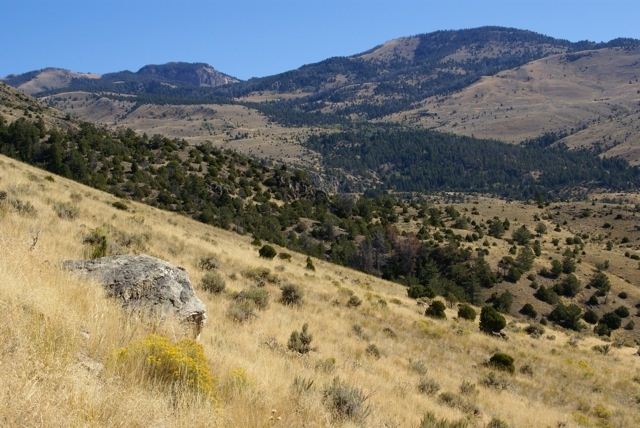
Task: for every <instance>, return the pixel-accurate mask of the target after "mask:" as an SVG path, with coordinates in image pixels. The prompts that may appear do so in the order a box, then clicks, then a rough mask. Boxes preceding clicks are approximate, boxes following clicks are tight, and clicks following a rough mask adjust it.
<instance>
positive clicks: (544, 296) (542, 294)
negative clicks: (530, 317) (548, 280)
mask: <svg viewBox="0 0 640 428" xmlns="http://www.w3.org/2000/svg"><path fill="white" fill-rule="evenodd" d="M533 296H534V297H535V298H536V299H538V300H541V301H543V302H545V303H548V304H550V305H555V304H556V303H558V300H559V299H558V295H557V294H556V293H555V292H554V291H553V290H549V289H548V288H546V287H545V286H544V285H541V286H540V288H538V289H537V290H536V292H535V293H534V294H533Z"/></svg>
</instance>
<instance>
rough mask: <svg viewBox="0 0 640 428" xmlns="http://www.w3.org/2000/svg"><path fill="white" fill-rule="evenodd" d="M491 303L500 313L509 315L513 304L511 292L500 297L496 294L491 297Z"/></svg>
mask: <svg viewBox="0 0 640 428" xmlns="http://www.w3.org/2000/svg"><path fill="white" fill-rule="evenodd" d="M490 302H491V305H492V306H493V307H494V308H495V309H496V310H497V311H498V312H502V313H509V311H510V310H511V304H512V303H513V295H512V294H511V293H510V292H509V291H505V292H503V293H501V294H500V295H496V294H495V293H494V294H493V295H492V296H491V299H490Z"/></svg>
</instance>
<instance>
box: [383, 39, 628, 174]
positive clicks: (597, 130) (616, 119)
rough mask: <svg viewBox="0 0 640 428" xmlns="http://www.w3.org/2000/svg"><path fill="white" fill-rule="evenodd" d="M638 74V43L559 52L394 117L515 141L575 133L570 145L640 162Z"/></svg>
mask: <svg viewBox="0 0 640 428" xmlns="http://www.w3.org/2000/svg"><path fill="white" fill-rule="evenodd" d="M639 78H640V49H637V48H627V49H625V48H606V49H600V50H591V51H582V52H577V53H570V54H559V55H553V56H550V57H548V58H544V59H540V60H537V61H533V62H530V63H528V64H525V65H522V66H520V67H517V68H514V69H511V70H507V71H503V72H500V73H498V74H496V75H495V76H488V77H483V78H482V79H481V80H480V81H479V82H477V83H475V84H473V85H471V86H469V87H467V88H465V89H463V90H461V91H459V92H456V93H454V94H451V95H448V96H444V97H442V96H434V97H430V98H428V99H427V100H425V101H424V102H423V103H421V104H420V106H419V107H418V108H415V109H412V110H408V111H404V112H401V113H397V114H395V115H392V116H390V117H389V119H390V120H395V121H403V122H406V123H411V124H419V125H421V126H425V127H429V128H434V129H439V130H445V131H448V132H455V133H458V134H463V135H474V136H477V137H482V138H494V139H498V140H503V141H510V142H514V143H519V142H521V141H523V140H526V139H530V138H535V137H538V136H540V135H542V134H544V133H549V132H556V133H569V134H573V135H572V136H570V137H568V138H567V139H565V141H566V142H567V143H568V144H569V145H570V146H572V147H577V146H581V147H594V146H595V145H596V144H597V143H599V142H601V143H602V144H603V148H602V149H603V151H604V152H605V154H610V155H618V156H620V155H621V156H623V157H626V158H627V159H629V160H631V161H633V162H634V163H637V162H640V158H639V157H638V156H637V150H638V149H637V148H634V147H633V146H635V145H636V144H637V143H638V141H640V134H638V130H637V129H636V127H634V124H633V122H634V121H633V120H632V118H633V115H637V114H638V112H640V81H639ZM616 133H617V134H619V135H614V136H613V138H612V139H610V141H606V140H605V141H602V140H603V137H605V135H606V134H609V135H611V134H616ZM599 140H600V141H599ZM625 143H626V144H627V146H626V147H625V146H623V147H619V148H618V149H614V147H615V146H617V145H619V144H625Z"/></svg>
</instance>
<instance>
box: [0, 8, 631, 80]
mask: <svg viewBox="0 0 640 428" xmlns="http://www.w3.org/2000/svg"><path fill="white" fill-rule="evenodd" d="M0 11H1V12H2V25H0V40H2V46H3V47H2V53H1V54H0V76H4V75H6V74H9V73H21V72H25V71H29V70H33V69H38V68H43V67H46V66H55V67H63V68H69V69H72V70H76V71H85V72H89V71H91V72H98V73H104V72H109V71H118V70H123V69H130V70H137V69H138V68H139V67H141V66H142V65H145V64H159V63H164V62H168V61H190V62H196V61H197V62H207V63H209V64H211V65H213V66H214V67H216V68H217V69H219V70H221V71H223V72H226V73H229V74H232V75H234V76H238V77H240V78H249V77H252V76H265V75H269V74H274V73H277V72H281V71H286V70H289V69H292V68H297V67H299V66H300V65H303V64H307V63H311V62H315V61H319V60H322V59H325V58H327V57H330V56H336V55H350V54H353V53H357V52H361V51H363V50H366V49H369V48H371V47H373V46H375V45H377V44H379V43H382V42H384V41H385V40H389V39H392V38H395V37H399V36H405V35H411V34H418V33H425V32H430V31H434V30H440V29H458V28H469V27H477V26H481V25H504V26H510V27H518V28H524V29H530V30H534V31H538V32H541V33H545V34H548V35H551V36H554V37H559V38H565V39H569V40H573V41H576V40H583V39H590V40H595V41H603V40H610V39H612V38H615V37H634V38H640V1H639V0H600V1H595V0H551V1H549V0H535V1H534V0H458V1H456V0H438V1H431V0H422V1H418V0H393V1H392V0H387V1H378V0H298V1H295V0H225V1H212V0H210V1H203V0H182V1H166V0H154V1H146V0H145V1H143V0H128V1H122V0H94V1H91V0H83V1H77V0H57V1H53V0H41V1H33V0H0Z"/></svg>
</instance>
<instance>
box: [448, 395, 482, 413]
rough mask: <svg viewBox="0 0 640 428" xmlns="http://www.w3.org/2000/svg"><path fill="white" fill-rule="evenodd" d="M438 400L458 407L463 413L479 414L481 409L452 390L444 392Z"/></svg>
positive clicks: (452, 406) (455, 407)
mask: <svg viewBox="0 0 640 428" xmlns="http://www.w3.org/2000/svg"><path fill="white" fill-rule="evenodd" d="M438 401H439V402H440V403H442V404H444V405H446V406H449V407H451V408H454V409H458V410H460V411H461V412H463V413H468V414H477V412H479V411H480V410H479V409H478V408H477V407H476V406H475V405H474V404H473V403H471V402H469V401H467V400H466V399H465V398H464V397H462V396H460V395H458V394H454V393H452V392H443V393H441V394H440V395H439V396H438Z"/></svg>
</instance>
